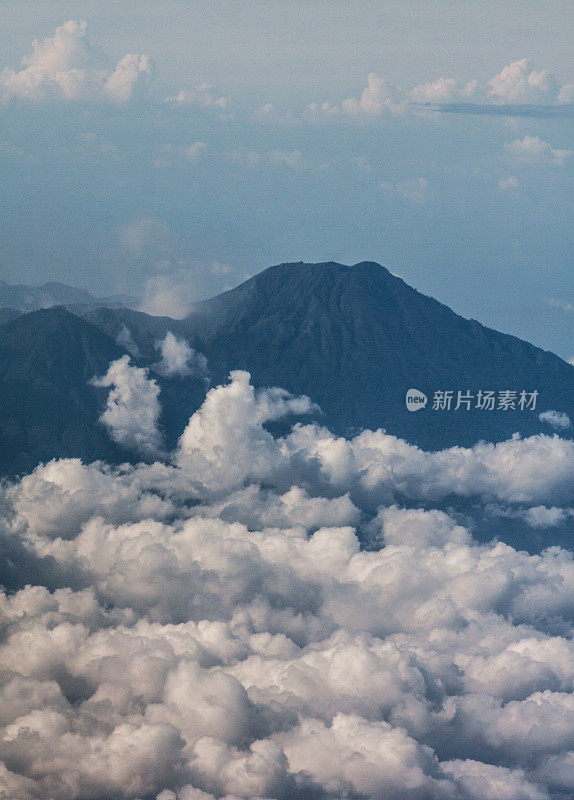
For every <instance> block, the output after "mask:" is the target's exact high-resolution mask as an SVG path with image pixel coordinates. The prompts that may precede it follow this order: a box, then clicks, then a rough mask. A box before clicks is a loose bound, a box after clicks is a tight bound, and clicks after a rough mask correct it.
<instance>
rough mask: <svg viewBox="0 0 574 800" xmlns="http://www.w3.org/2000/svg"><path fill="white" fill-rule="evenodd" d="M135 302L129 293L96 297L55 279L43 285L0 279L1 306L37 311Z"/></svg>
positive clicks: (131, 303)
mask: <svg viewBox="0 0 574 800" xmlns="http://www.w3.org/2000/svg"><path fill="white" fill-rule="evenodd" d="M135 303H136V301H135V300H134V298H132V297H128V296H127V295H110V296H109V297H99V298H96V297H94V296H93V295H91V294H90V293H89V292H86V291H85V290H84V289H75V288H74V287H73V286H67V285H66V284H64V283H57V282H55V281H52V282H49V283H44V284H42V285H41V286H28V285H26V284H15V285H11V284H9V283H6V282H5V281H0V308H10V309H17V310H19V311H36V310H38V309H40V308H51V307H53V306H79V307H82V306H94V305H100V306H119V305H128V306H131V305H133V304H135Z"/></svg>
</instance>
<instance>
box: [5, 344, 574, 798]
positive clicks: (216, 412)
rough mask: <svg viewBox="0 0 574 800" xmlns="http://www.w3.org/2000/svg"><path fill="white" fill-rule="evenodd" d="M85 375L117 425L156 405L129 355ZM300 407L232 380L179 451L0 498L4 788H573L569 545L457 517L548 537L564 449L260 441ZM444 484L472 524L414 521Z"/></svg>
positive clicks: (374, 434)
mask: <svg viewBox="0 0 574 800" xmlns="http://www.w3.org/2000/svg"><path fill="white" fill-rule="evenodd" d="M174 339H175V337H174ZM164 341H165V340H164ZM171 344H172V346H173V344H174V343H173V342H172V343H171ZM175 349H176V351H177V352H176V356H177V358H176V364H178V365H181V364H182V363H188V362H187V361H186V359H185V358H184V360H183V362H182V361H181V359H180V358H179V357H180V356H181V355H182V353H183V352H184V351H185V348H181V341H180V342H179V344H178V342H177V340H175ZM170 352H171V351H170ZM185 352H187V351H185ZM167 358H168V360H169V358H171V355H170V354H169V353H168V356H167ZM130 370H131V372H130ZM103 381H104V382H105V384H106V385H110V386H111V387H113V391H115V392H117V393H118V397H117V403H118V404H121V403H122V402H123V403H124V410H125V409H126V408H127V407H128V403H127V397H128V394H127V388H128V387H129V389H130V395H129V402H130V403H131V404H132V408H133V409H134V410H133V412H132V413H130V419H134V416H135V417H137V416H138V414H139V411H138V409H139V408H140V407H141V406H142V405H145V404H146V403H148V405H149V404H150V402H149V401H150V398H151V400H152V401H153V400H154V399H155V400H157V393H156V392H155V390H153V388H152V389H151V391H150V383H151V382H150V381H149V378H148V377H147V376H146V375H145V372H144V371H143V370H138V369H137V368H134V367H131V366H130V364H129V359H128V358H127V356H126V357H124V358H123V359H120V360H119V361H118V362H114V363H113V364H112V365H111V368H110V372H109V373H108V376H106V377H105V378H104V379H103ZM120 388H121V392H120ZM120 395H121V396H120ZM151 405H153V402H152V403H151ZM310 410H312V404H311V401H310V400H309V399H308V398H304V397H294V396H293V395H290V394H289V393H288V392H285V391H284V390H282V389H278V388H274V389H259V390H257V391H256V390H255V389H254V387H253V386H252V385H251V383H250V380H249V376H248V374H247V373H245V372H234V373H232V374H231V376H230V380H229V382H228V383H227V384H225V385H223V386H218V387H215V388H214V389H212V390H211V391H210V392H209V393H208V395H207V397H206V400H205V402H204V404H203V406H202V407H201V409H199V410H198V412H196V414H194V415H193V416H192V418H191V419H190V421H189V424H188V426H187V428H186V431H185V433H184V435H183V436H182V440H181V442H180V445H179V448H178V450H177V451H176V453H174V454H172V456H173V458H172V461H171V463H164V462H154V463H148V464H139V465H136V466H129V465H122V466H119V467H110V466H108V465H105V464H103V463H101V462H98V463H95V464H90V465H85V464H82V463H81V462H80V461H79V460H77V459H69V460H61V461H53V462H50V464H47V465H42V466H39V467H38V468H37V469H35V470H34V471H33V472H32V473H31V474H30V475H27V476H24V477H23V478H21V479H20V480H17V481H14V482H12V483H7V484H3V485H2V486H1V487H0V526H1V527H2V529H3V530H5V531H6V532H8V533H9V535H10V536H12V537H15V538H17V539H18V541H20V542H21V544H22V545H23V546H25V548H26V551H27V552H28V554H29V557H30V558H33V559H35V561H34V564H35V566H36V573H35V578H34V580H33V582H31V583H30V584H29V585H25V583H24V581H23V582H22V585H21V586H20V587H19V588H18V587H17V588H16V589H15V591H12V592H10V593H6V592H4V591H0V624H1V625H2V632H3V635H2V639H1V640H0V786H2V790H3V791H4V794H6V796H7V797H10V798H17V800H42V798H46V799H47V798H50V797H58V798H63V800H93V798H94V797H119V796H121V797H124V798H126V800H136V798H141V797H156V798H158V800H214V798H216V797H217V798H225V797H227V798H229V800H231V798H239V799H240V800H243V799H245V800H248V799H249V800H252V798H257V797H258V798H269V799H270V800H271V799H272V798H284V797H294V798H303V797H322V798H324V800H337V798H340V797H342V796H345V797H347V796H348V797H351V796H361V797H365V798H368V799H369V800H383V798H384V800H432V798H436V800H487V798H488V800H490V798H492V797H496V798H508V799H509V800H559V798H561V797H565V796H568V795H569V793H571V789H572V764H571V758H570V750H571V748H572V742H573V741H574V723H573V711H574V706H573V698H574V695H573V690H574V680H573V675H574V647H573V644H572V639H571V630H572V623H573V621H574V589H573V587H574V561H573V559H572V553H571V552H569V551H567V550H564V549H561V548H559V547H552V548H550V549H547V550H544V551H542V552H541V553H539V554H536V555H529V554H528V553H527V552H525V551H524V550H522V549H521V550H517V549H514V548H512V547H510V546H509V545H507V544H504V543H502V542H499V541H491V542H482V543H481V542H478V541H476V540H475V539H474V538H473V535H472V530H471V528H472V523H473V514H474V513H475V510H476V508H477V507H478V506H479V505H480V503H487V502H494V501H496V502H498V503H500V504H505V508H507V507H508V506H510V505H513V504H514V506H515V508H514V510H515V511H516V513H517V514H521V515H526V516H528V519H529V524H530V525H531V526H533V527H536V526H549V525H557V524H563V522H564V521H565V519H566V517H569V515H570V514H571V510H572V498H573V490H572V487H573V486H574V480H573V476H574V450H573V449H572V448H573V443H572V442H570V441H567V440H564V439H560V438H559V437H557V436H552V437H547V436H535V437H531V438H529V439H519V438H518V437H515V438H514V439H511V440H509V441H507V442H502V443H499V444H496V445H495V444H489V443H484V442H483V443H481V444H478V445H476V446H475V447H474V448H467V449H465V448H451V449H449V450H445V451H442V452H438V453H425V452H424V451H421V450H419V449H418V448H416V447H414V446H412V445H408V444H407V443H406V442H403V441H401V440H399V439H397V438H395V437H392V436H388V435H387V434H385V433H384V432H383V431H364V432H363V433H361V434H359V435H358V436H355V437H353V438H351V439H344V438H341V437H336V436H334V435H333V434H331V433H330V432H329V431H327V430H326V429H324V428H320V427H318V426H317V425H315V424H312V423H311V424H301V423H299V424H296V425H295V426H294V428H293V429H292V430H291V431H290V432H287V433H285V434H284V435H283V436H273V435H272V434H271V433H270V432H269V431H268V430H267V429H266V427H265V426H266V424H267V423H268V422H269V421H273V420H277V419H279V418H282V417H283V416H284V415H286V414H304V413H307V412H309V411H310ZM122 414H123V412H122ZM122 414H118V415H117V417H115V420H116V422H117V421H118V419H119V422H120V423H123V421H124V416H122ZM152 416H153V415H152ZM116 427H117V426H116ZM455 496H460V497H464V498H466V500H470V499H471V498H472V502H468V503H466V506H465V507H466V508H467V512H468V513H466V514H465V520H466V522H467V523H469V524H466V522H464V521H462V520H461V519H458V518H455V517H454V516H453V514H452V513H447V511H446V510H445V508H440V507H438V506H437V505H435V507H433V505H432V504H440V503H441V502H442V501H444V505H446V504H447V503H448V505H449V506H450V505H452V502H453V497H455ZM423 501H424V505H425V507H424V508H423V507H419V505H417V502H419V503H422V502H423ZM528 503H529V504H530V506H529V507H528V508H526V505H525V504H528ZM363 537H366V539H365V538H363ZM365 541H367V542H368V546H365Z"/></svg>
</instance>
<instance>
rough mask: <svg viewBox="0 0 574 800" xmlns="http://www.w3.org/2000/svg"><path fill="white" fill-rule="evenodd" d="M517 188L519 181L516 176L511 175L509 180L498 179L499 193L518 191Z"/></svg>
mask: <svg viewBox="0 0 574 800" xmlns="http://www.w3.org/2000/svg"><path fill="white" fill-rule="evenodd" d="M519 186H520V181H519V180H518V178H517V177H516V175H511V176H510V178H500V179H499V181H498V188H499V190H500V191H501V192H508V191H512V190H513V189H518V187H519Z"/></svg>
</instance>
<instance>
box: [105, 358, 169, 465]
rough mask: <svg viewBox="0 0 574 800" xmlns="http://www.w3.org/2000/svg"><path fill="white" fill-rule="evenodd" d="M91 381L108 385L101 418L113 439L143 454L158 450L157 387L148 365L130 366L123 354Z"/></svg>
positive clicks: (158, 413)
mask: <svg viewBox="0 0 574 800" xmlns="http://www.w3.org/2000/svg"><path fill="white" fill-rule="evenodd" d="M92 383H93V385H94V386H98V387H104V388H108V387H109V388H110V389H111V391H110V393H109V396H108V402H107V408H106V410H105V411H104V413H103V414H102V416H101V417H100V421H101V422H102V423H103V424H104V425H105V426H106V427H107V428H108V429H109V431H110V435H111V437H112V439H113V440H114V441H116V442H118V444H121V445H123V446H124V447H128V448H133V449H135V450H137V451H138V452H141V453H142V454H143V455H146V456H150V455H156V454H157V453H159V452H161V446H162V445H161V433H160V431H159V427H158V420H159V416H160V414H161V406H160V403H159V399H158V396H159V391H160V390H159V386H158V385H157V383H156V382H155V381H154V380H153V379H150V377H149V373H148V371H147V369H142V368H141V367H134V366H132V365H131V364H130V357H129V356H122V357H121V358H119V359H118V360H117V361H113V362H112V363H111V364H110V367H109V369H108V371H107V373H106V374H105V375H104V376H102V377H101V378H94V379H93V380H92Z"/></svg>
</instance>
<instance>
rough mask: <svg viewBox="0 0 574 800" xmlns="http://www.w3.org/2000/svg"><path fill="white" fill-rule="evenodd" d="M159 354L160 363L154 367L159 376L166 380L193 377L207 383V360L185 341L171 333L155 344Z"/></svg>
mask: <svg viewBox="0 0 574 800" xmlns="http://www.w3.org/2000/svg"><path fill="white" fill-rule="evenodd" d="M156 348H157V349H158V350H159V351H160V353H161V361H160V363H159V364H158V365H157V366H156V371H157V372H159V374H160V375H165V376H166V377H168V378H172V377H179V378H185V377H187V376H191V375H193V376H194V377H196V378H199V379H200V380H204V381H209V373H208V369H207V359H206V357H205V356H204V355H202V354H201V353H198V352H196V351H195V350H194V349H193V347H191V345H190V344H189V343H188V342H186V340H185V339H178V338H177V337H176V336H174V334H173V333H171V331H168V333H166V335H165V338H164V339H163V340H162V341H160V342H157V343H156Z"/></svg>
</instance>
